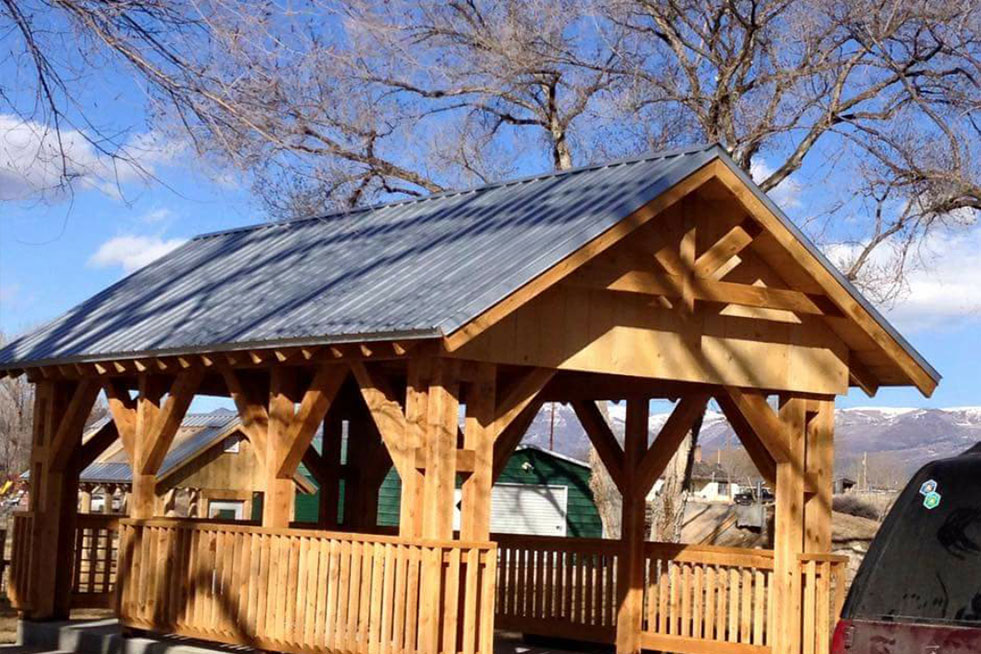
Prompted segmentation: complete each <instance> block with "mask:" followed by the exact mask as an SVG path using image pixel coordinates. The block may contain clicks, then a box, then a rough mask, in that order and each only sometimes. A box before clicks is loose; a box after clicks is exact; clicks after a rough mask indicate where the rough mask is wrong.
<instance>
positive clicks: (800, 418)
mask: <svg viewBox="0 0 981 654" xmlns="http://www.w3.org/2000/svg"><path fill="white" fill-rule="evenodd" d="M806 407H807V404H806V401H805V400H803V399H801V398H796V397H784V398H781V402H780V422H781V423H782V424H783V426H784V427H785V429H784V431H785V434H786V438H787V443H786V445H787V450H786V452H787V458H786V460H785V461H778V462H777V488H776V516H775V520H774V523H775V524H774V537H773V550H774V553H773V580H774V582H773V600H774V605H775V606H776V607H777V609H776V611H774V621H775V623H776V624H775V625H774V629H775V632H774V639H773V652H774V654H800V647H801V581H800V571H799V563H798V560H797V556H798V555H799V554H801V553H802V552H803V551H804V452H805V428H806Z"/></svg>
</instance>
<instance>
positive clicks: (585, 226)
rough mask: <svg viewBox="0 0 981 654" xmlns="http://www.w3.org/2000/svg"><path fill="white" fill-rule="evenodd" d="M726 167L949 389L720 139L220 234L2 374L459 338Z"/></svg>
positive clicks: (96, 301) (43, 333)
mask: <svg viewBox="0 0 981 654" xmlns="http://www.w3.org/2000/svg"><path fill="white" fill-rule="evenodd" d="M715 159H720V160H722V161H723V162H725V163H726V165H728V166H729V167H730V168H731V169H732V170H733V171H734V172H735V173H736V174H737V175H739V176H740V177H741V178H742V179H743V181H744V182H745V183H746V185H747V187H748V188H750V189H751V190H752V191H753V193H755V194H756V195H757V197H759V198H760V199H761V201H763V202H764V203H765V204H766V205H767V206H768V207H769V208H770V210H771V211H773V212H774V214H775V215H776V216H777V217H778V218H779V219H780V220H781V221H783V222H784V223H785V224H786V225H787V227H788V228H789V229H790V230H791V231H792V232H793V233H794V234H795V235H797V236H798V238H800V239H801V241H802V242H803V243H804V244H805V245H806V246H807V248H808V249H809V250H810V251H811V252H812V253H813V254H814V255H815V256H816V257H818V259H819V260H820V261H821V262H822V263H823V264H824V265H825V266H826V267H828V269H829V270H831V272H832V274H833V275H835V277H836V278H837V280H838V281H839V282H840V283H841V284H842V285H843V286H844V287H845V288H846V289H847V290H848V291H849V293H850V294H851V295H852V297H853V298H854V299H855V300H856V301H857V302H859V303H860V304H861V305H862V306H863V307H864V308H865V310H866V311H868V312H869V313H870V314H871V315H872V316H873V317H874V318H875V319H876V320H877V321H878V323H879V324H880V325H881V326H882V327H883V329H885V330H886V331H887V332H888V333H889V334H890V336H892V337H893V338H894V339H895V340H896V341H897V342H898V343H899V344H900V345H901V346H902V347H903V348H904V349H905V350H906V351H907V352H908V353H909V354H910V356H911V357H913V358H914V360H916V361H917V363H918V364H919V365H920V366H921V367H922V368H923V369H924V370H926V371H927V373H928V374H929V375H930V376H931V377H932V378H933V379H934V381H938V380H939V378H940V375H939V374H938V373H937V372H936V371H935V370H934V369H933V368H932V367H931V366H930V364H929V363H927V362H926V360H925V359H923V357H922V356H920V355H919V353H918V352H916V350H915V349H913V348H912V347H911V346H910V344H909V343H908V342H906V341H905V340H904V339H903V337H902V336H901V335H900V334H899V333H898V332H897V331H896V330H895V329H894V328H893V327H892V326H891V325H890V324H889V323H888V321H886V320H885V319H884V318H883V317H882V315H881V314H879V312H878V311H877V310H876V309H875V308H874V307H873V306H872V305H871V304H870V303H869V302H868V301H867V300H866V299H865V298H864V297H863V296H862V295H861V294H860V293H858V291H857V290H856V289H855V288H854V287H853V286H852V285H851V284H850V283H849V282H848V280H847V279H845V278H844V276H842V275H841V273H840V272H838V270H837V269H835V268H834V266H833V265H831V264H830V263H829V262H828V261H827V260H826V259H825V258H824V257H823V256H822V254H821V253H820V251H819V250H818V249H817V248H816V247H814V245H813V244H812V243H811V242H810V241H809V240H808V239H807V238H806V237H805V236H804V235H803V234H802V233H801V232H800V230H799V229H797V227H796V226H795V225H793V223H792V222H791V221H790V220H789V219H787V217H786V216H785V215H784V214H783V213H782V212H781V211H780V209H779V208H778V207H776V205H774V204H773V203H772V202H771V201H770V199H769V198H768V197H767V196H766V194H765V193H763V192H762V191H760V190H759V188H758V187H757V186H756V185H755V184H754V183H753V182H752V180H750V179H749V177H748V176H747V175H746V174H745V172H744V171H742V170H741V169H739V167H738V166H736V165H735V164H734V163H733V162H732V160H731V159H730V158H729V157H728V155H726V153H725V151H724V150H723V149H722V148H721V147H719V146H717V145H709V146H699V147H694V148H689V149H684V150H677V151H673V152H666V153H659V154H655V155H652V156H650V157H646V158H642V159H634V160H629V161H621V162H615V163H610V164H605V165H601V166H592V167H587V168H580V169H576V170H571V171H564V172H558V173H552V174H547V175H541V176H537V177H529V178H524V179H520V180H515V181H510V182H504V183H500V184H491V185H488V186H483V187H480V188H477V189H472V190H469V191H462V192H450V193H443V194H438V195H434V196H430V197H426V198H422V199H418V200H411V201H405V202H396V203H391V204H385V205H380V206H376V207H369V208H365V209H360V210H355V211H350V212H347V213H341V214H336V215H332V216H326V217H319V218H310V219H304V220H295V221H288V222H280V223H266V224H262V225H256V226H253V227H246V228H240V229H234V230H229V231H225V232H217V233H213V234H205V235H203V236H199V237H197V238H195V239H193V240H192V241H189V242H188V243H186V244H185V245H183V246H182V247H180V248H178V249H177V250H175V251H174V252H172V253H170V254H169V255H167V256H165V257H163V258H161V259H160V260H158V261H156V262H154V263H152V264H150V265H149V266H147V267H146V268H143V269H142V270H139V271H137V272H136V273H134V274H132V275H130V276H129V277H127V278H126V279H123V280H122V281H120V282H119V283H117V284H115V285H113V286H111V287H110V288H108V289H106V290H105V291H103V292H102V293H99V294H98V295H96V296H95V297H93V298H91V299H89V300H87V301H86V302H83V303H82V304H80V305H79V306H77V307H75V308H74V309H72V310H71V311H69V312H68V313H66V314H65V315H63V316H61V317H60V318H57V319H56V320H54V321H52V322H50V323H48V324H47V325H45V326H44V327H42V328H40V329H39V330H37V331H35V332H34V333H32V334H29V335H27V336H25V337H23V338H20V339H18V340H16V341H14V342H12V343H10V344H9V345H8V346H7V347H5V348H3V349H0V369H4V368H12V367H20V366H25V365H28V364H30V365H40V364H45V363H56V362H65V361H85V360H100V359H109V358H114V357H130V356H141V355H146V354H168V353H170V354H173V353H181V352H195V351H208V350H221V349H232V348H244V347H251V346H262V345H271V344H289V343H296V344H300V343H316V342H331V341H343V340H370V339H373V338H413V337H419V338H425V337H430V338H432V337H437V336H441V335H444V334H448V333H450V332H452V331H454V330H455V329H457V328H459V327H461V326H462V325H464V324H466V323H467V322H469V321H470V320H472V319H473V318H475V317H477V316H478V315H480V314H481V313H482V312H483V311H485V310H486V309H488V308H490V307H491V306H493V305H494V304H495V303H497V302H498V301H500V300H501V299H503V298H505V297H507V296H508V295H510V294H511V293H513V292H514V291H515V290H517V289H518V288H520V287H521V286H523V285H524V284H526V283H527V282H529V281H530V280H532V279H534V278H535V277H536V276H537V275H539V274H541V273H542V272H544V271H546V270H548V269H549V268H551V267H552V266H554V265H555V264H557V263H558V262H559V261H561V260H562V259H563V258H564V257H566V256H568V255H569V254H571V253H572V252H574V251H576V250H577V249H579V248H580V247H581V246H583V245H585V244H586V243H588V242H589V241H591V240H592V239H594V238H596V237H597V236H599V235H600V234H602V233H603V232H604V231H606V230H607V229H609V228H610V227H612V226H613V225H615V224H616V223H617V222H619V221H620V220H622V219H623V218H625V217H626V216H628V215H629V214H630V213H631V212H633V211H634V210H636V209H637V208H639V207H641V206H643V205H645V204H647V203H649V202H651V201H652V200H654V199H656V198H657V197H658V196H659V195H660V194H661V193H663V192H664V191H666V190H668V189H670V188H671V187H672V186H674V185H675V184H677V183H678V182H680V181H681V180H682V179H684V178H685V177H687V176H689V175H690V174H692V173H693V172H695V171H696V170H698V169H699V168H701V167H702V166H704V165H705V164H707V163H709V162H710V161H713V160H715Z"/></svg>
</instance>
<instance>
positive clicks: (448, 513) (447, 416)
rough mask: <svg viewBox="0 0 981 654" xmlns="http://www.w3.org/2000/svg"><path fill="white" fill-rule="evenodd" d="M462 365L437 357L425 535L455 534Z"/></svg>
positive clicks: (425, 491)
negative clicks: (458, 366) (460, 367)
mask: <svg viewBox="0 0 981 654" xmlns="http://www.w3.org/2000/svg"><path fill="white" fill-rule="evenodd" d="M458 398H459V379H458V368H457V365H456V362H455V361H448V360H445V359H436V361H435V364H434V366H433V379H432V383H431V384H430V386H429V402H428V404H429V407H428V411H427V412H426V415H427V420H426V432H425V440H424V441H423V447H422V449H423V451H424V452H425V455H426V468H425V470H426V473H425V478H424V481H423V506H422V511H423V513H422V535H423V538H434V539H450V538H452V537H453V497H454V491H455V486H456V483H455V482H456V449H457V448H456V442H457V432H458V431H459V426H458V416H459V411H460V402H459V399H458Z"/></svg>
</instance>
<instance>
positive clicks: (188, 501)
mask: <svg viewBox="0 0 981 654" xmlns="http://www.w3.org/2000/svg"><path fill="white" fill-rule="evenodd" d="M102 424H103V422H99V423H96V424H94V425H93V426H92V427H91V429H89V430H88V431H87V432H86V434H85V436H83V440H85V439H87V438H90V437H93V436H94V435H95V434H96V433H98V431H99V429H100V428H101V427H102ZM240 425H241V422H240V420H239V417H238V415H237V414H235V413H232V412H230V411H222V410H218V411H214V412H211V413H197V414H193V413H192V414H188V415H187V416H186V417H185V418H184V421H183V422H182V423H181V426H180V429H179V430H178V432H177V435H176V436H175V437H174V442H173V444H172V445H171V447H170V450H169V452H168V453H167V456H166V457H165V458H164V462H163V465H162V466H161V468H160V472H159V473H158V474H157V477H158V479H159V480H160V481H159V483H158V484H157V502H158V506H157V514H158V515H176V516H181V517H201V518H206V517H207V518H215V517H220V518H228V519H237V520H243V519H251V518H253V517H254V515H255V512H256V510H257V509H258V508H259V506H260V505H259V501H260V499H259V497H260V496H261V494H260V493H256V490H255V489H256V488H258V479H259V478H260V471H259V469H258V465H257V462H256V457H255V456H254V454H253V452H252V444H251V443H250V442H249V441H248V440H247V439H246V438H245V436H244V435H243V434H242V432H241V429H240ZM302 472H303V470H302V468H301V470H300V472H298V473H297V475H296V476H295V478H294V479H295V481H296V483H297V487H298V490H299V491H300V494H298V497H300V496H302V495H301V494H302V493H312V492H314V491H315V490H316V486H315V485H314V484H313V483H312V482H311V481H310V480H309V479H308V477H307V476H306V475H304V474H302ZM132 482H133V471H132V469H131V468H130V465H129V463H128V461H127V458H126V453H125V451H124V450H123V446H122V443H121V442H120V441H118V440H117V441H116V442H115V443H113V444H112V445H110V446H109V447H108V448H107V449H106V451H105V452H103V453H102V455H101V456H99V457H98V458H97V459H96V460H95V461H93V462H92V463H91V464H90V465H88V466H87V467H86V468H85V469H84V470H83V471H82V473H81V475H79V497H80V499H79V504H80V510H81V511H82V512H84V513H88V512H96V513H102V512H110V513H125V512H126V503H127V496H128V494H129V490H130V487H131V485H132ZM107 504H108V506H107ZM107 509H108V511H107Z"/></svg>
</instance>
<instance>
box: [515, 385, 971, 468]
mask: <svg viewBox="0 0 981 654" xmlns="http://www.w3.org/2000/svg"><path fill="white" fill-rule="evenodd" d="M655 406H656V405H655ZM624 411H625V407H624V405H622V404H619V405H618V404H610V405H609V407H608V413H609V418H610V423H611V426H612V427H613V429H614V431H615V432H616V433H618V434H622V433H623V422H624ZM553 412H554V413H553ZM668 415H669V413H668V412H652V414H651V417H650V424H651V431H652V432H653V433H656V431H657V430H658V429H659V428H660V426H661V425H662V424H664V421H665V420H666V419H667V417H668ZM550 435H551V438H550ZM524 442H525V443H529V444H533V445H536V446H538V447H542V448H545V449H548V448H549V446H550V443H551V444H554V449H555V450H556V451H557V452H560V453H562V454H565V455H568V456H571V457H574V458H578V459H583V460H585V459H586V458H587V456H588V453H589V447H590V445H589V439H588V438H587V437H586V433H585V431H583V429H582V426H581V425H580V424H579V421H578V420H577V419H576V415H575V412H573V410H572V408H571V407H569V406H567V405H563V404H554V405H552V404H546V405H545V406H544V407H543V408H542V410H541V411H540V412H539V413H538V415H537V416H536V418H535V421H534V422H533V423H532V426H531V427H530V428H529V430H528V434H527V435H526V436H525V440H524ZM978 442H981V407H952V408H945V409H914V408H891V407H856V408H844V409H838V410H837V411H836V412H835V459H836V461H835V470H836V473H837V474H838V475H844V476H848V477H850V478H852V479H855V480H857V481H858V480H861V479H863V477H862V475H863V474H865V475H866V476H867V477H868V478H869V479H870V483H873V484H874V483H876V482H877V481H878V482H879V483H883V484H886V485H896V484H901V483H902V482H903V481H904V480H905V479H906V478H908V477H909V475H911V474H912V473H913V472H914V471H915V470H916V469H917V468H919V467H920V466H921V465H923V464H924V463H926V462H927V461H930V460H931V459H936V458H942V457H946V456H952V455H955V454H959V453H961V452H963V451H964V450H966V449H968V448H970V447H972V446H973V445H975V444H977V443H978ZM699 444H700V445H701V447H702V452H703V456H704V457H705V458H706V459H711V458H718V459H719V460H723V459H724V457H725V456H727V455H728V454H730V453H732V452H734V451H736V452H738V451H739V450H740V449H741V448H740V445H739V441H738V439H737V438H736V437H735V435H734V433H733V431H732V428H731V427H730V426H729V423H728V422H727V421H726V419H725V416H723V415H722V414H721V413H719V412H717V411H713V410H711V409H710V410H709V411H707V412H706V415H705V420H704V422H703V424H702V430H701V432H700V434H699ZM863 459H864V460H865V462H866V464H865V465H863V464H862V461H863Z"/></svg>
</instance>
